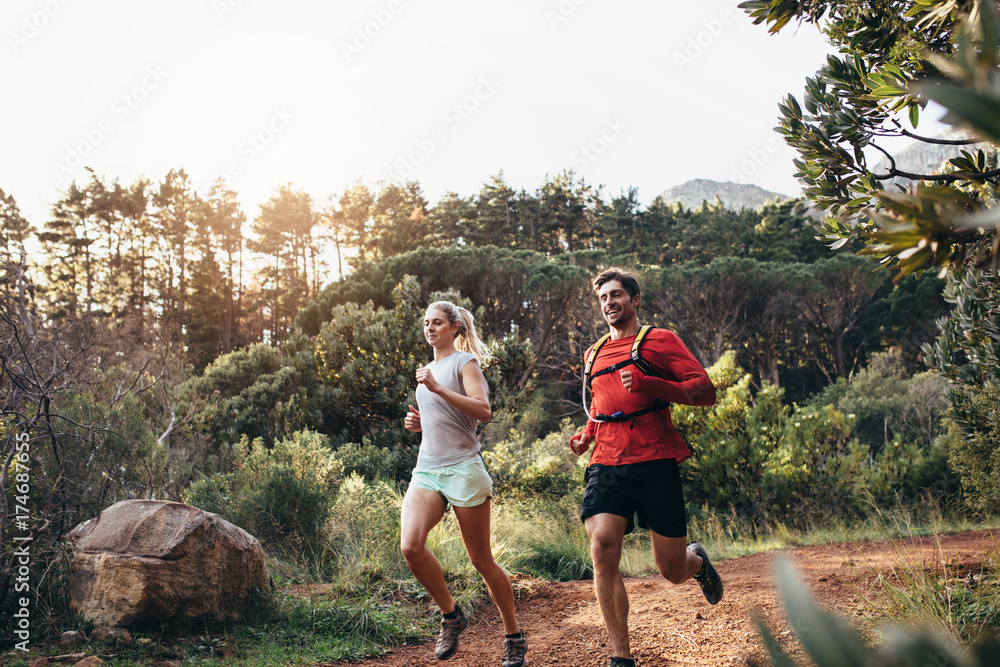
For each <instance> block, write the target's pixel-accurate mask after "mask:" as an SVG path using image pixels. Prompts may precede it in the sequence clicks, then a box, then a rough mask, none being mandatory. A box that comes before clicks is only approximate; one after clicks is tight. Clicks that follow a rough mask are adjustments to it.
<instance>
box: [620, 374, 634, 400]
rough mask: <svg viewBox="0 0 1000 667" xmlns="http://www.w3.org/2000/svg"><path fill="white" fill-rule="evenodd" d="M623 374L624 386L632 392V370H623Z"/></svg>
mask: <svg viewBox="0 0 1000 667" xmlns="http://www.w3.org/2000/svg"><path fill="white" fill-rule="evenodd" d="M621 376H622V386H624V387H625V391H627V392H628V393H630V394H631V393H632V371H621Z"/></svg>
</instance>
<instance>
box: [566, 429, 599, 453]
mask: <svg viewBox="0 0 1000 667" xmlns="http://www.w3.org/2000/svg"><path fill="white" fill-rule="evenodd" d="M593 441H594V436H592V435H590V434H589V433H581V434H580V435H578V436H576V437H575V438H570V441H569V448H570V449H571V450H573V453H574V454H576V455H577V456H580V455H581V454H583V453H584V452H586V451H587V450H588V449H590V443H591V442H593Z"/></svg>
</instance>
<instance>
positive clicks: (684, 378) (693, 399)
mask: <svg viewBox="0 0 1000 667" xmlns="http://www.w3.org/2000/svg"><path fill="white" fill-rule="evenodd" d="M650 343H652V344H649V345H646V346H644V347H643V353H644V354H643V358H644V359H647V360H648V361H649V362H650V363H651V364H652V365H653V367H654V368H656V369H657V370H659V371H660V372H661V373H663V375H665V376H667V377H670V378H677V379H670V380H668V379H665V378H658V377H655V376H652V375H646V374H645V373H643V372H642V371H640V370H639V369H638V368H635V367H632V366H630V367H628V368H627V369H625V370H622V371H621V378H622V384H623V385H625V388H626V389H628V390H629V391H630V392H632V393H639V394H643V395H644V396H650V397H652V398H658V399H660V400H663V401H670V402H671V403H680V404H683V405H714V404H715V398H716V397H715V385H714V384H712V381H711V380H710V379H709V377H708V372H707V371H706V370H705V368H704V367H703V366H702V365H701V364H700V363H699V362H698V360H697V359H695V357H694V355H693V354H691V351H690V350H688V349H687V346H685V345H684V343H683V342H681V339H680V338H678V337H677V335H676V334H674V333H673V332H671V331H666V330H663V335H662V338H657V339H655V340H653V341H650Z"/></svg>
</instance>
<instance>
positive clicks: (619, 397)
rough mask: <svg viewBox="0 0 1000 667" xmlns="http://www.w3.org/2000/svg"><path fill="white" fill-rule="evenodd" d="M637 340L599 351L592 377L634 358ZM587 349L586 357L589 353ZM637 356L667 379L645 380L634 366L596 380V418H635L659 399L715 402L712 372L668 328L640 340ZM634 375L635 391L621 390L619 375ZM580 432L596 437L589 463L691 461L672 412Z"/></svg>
mask: <svg viewBox="0 0 1000 667" xmlns="http://www.w3.org/2000/svg"><path fill="white" fill-rule="evenodd" d="M634 341H635V336H631V337H629V338H619V339H618V340H608V342H607V343H605V344H604V346H603V347H601V349H600V350H599V351H598V353H597V358H596V359H595V360H594V363H593V365H592V367H591V369H590V370H591V373H592V374H593V373H594V372H597V371H599V370H601V369H604V368H607V367H608V366H611V365H612V364H615V363H618V362H620V361H625V360H627V359H629V358H631V350H632V343H633V342H634ZM591 349H593V346H591V348H589V349H588V350H587V356H586V357H584V358H588V357H589V356H590V350H591ZM639 354H640V355H641V356H642V358H643V360H645V361H648V362H649V363H650V364H651V365H652V366H653V368H655V369H656V370H657V371H658V372H659V373H660V374H661V375H662V376H663V378H658V377H655V376H652V375H645V374H644V373H642V371H640V370H639V369H638V368H636V366H635V364H630V365H628V366H625V367H624V368H622V369H620V370H618V371H614V372H612V373H606V374H604V375H601V376H599V377H596V378H594V381H593V385H592V386H591V406H590V414H591V416H592V417H594V416H596V415H598V414H605V415H611V414H614V413H616V412H618V411H622V412H625V413H632V412H636V411H638V410H642V409H644V408H647V407H650V406H652V405H654V404H656V402H657V400H663V401H669V402H671V403H682V404H685V405H712V404H713V403H715V385H713V384H712V381H711V380H710V379H709V378H708V373H707V372H706V371H705V369H704V367H702V365H701V364H700V363H698V360H697V359H695V358H694V355H692V354H691V352H690V351H689V350H688V349H687V347H686V346H685V345H684V343H682V342H681V339H680V338H678V337H677V336H676V334H674V333H673V332H671V331H667V330H666V329H652V330H650V332H649V333H648V334H647V335H646V338H645V339H644V340H643V341H642V345H641V347H640V350H639ZM623 370H626V371H631V372H632V391H631V392H629V391H628V390H627V389H625V386H624V385H622V379H621V371H623ZM582 433H588V434H590V435H591V436H593V437H594V450H593V454H592V455H591V457H590V462H591V463H601V464H604V465H611V466H617V465H625V464H628V463H639V462H642V461H654V460H657V459H677V462H678V463H680V462H681V461H683V460H684V459H686V458H688V457H690V456H691V450H690V449H688V446H687V445H686V444H684V440H683V439H682V438H681V436H680V434H679V433H678V432H677V431H676V430H675V429H674V425H673V422H672V421H671V419H670V408H664V409H662V410H658V411H656V412H650V413H648V414H645V415H640V416H638V417H634V418H633V419H631V420H626V421H623V422H595V421H593V420H592V419H588V420H587V425H586V427H584V429H583V431H582Z"/></svg>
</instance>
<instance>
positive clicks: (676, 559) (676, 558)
mask: <svg viewBox="0 0 1000 667" xmlns="http://www.w3.org/2000/svg"><path fill="white" fill-rule="evenodd" d="M649 537H650V539H651V540H652V542H653V558H654V559H655V560H656V567H657V568H658V569H659V570H660V574H662V575H663V578H664V579H666V580H667V581H669V582H670V583H672V584H681V583H684V582H685V581H687V580H688V579H690V578H691V577H693V576H694V575H695V574H697V572H698V570H700V569H701V556H699V555H697V554H696V553H695V552H693V551H691V550H690V549H688V548H687V537H664V536H663V535H660V534H659V533H657V532H656V531H653V530H650V531H649Z"/></svg>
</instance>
